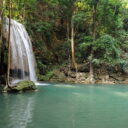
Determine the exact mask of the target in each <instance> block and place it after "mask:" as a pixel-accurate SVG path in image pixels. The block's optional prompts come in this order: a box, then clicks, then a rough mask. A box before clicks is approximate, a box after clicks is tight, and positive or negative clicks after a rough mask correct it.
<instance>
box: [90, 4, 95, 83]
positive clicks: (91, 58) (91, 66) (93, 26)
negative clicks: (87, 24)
mask: <svg viewBox="0 0 128 128" xmlns="http://www.w3.org/2000/svg"><path fill="white" fill-rule="evenodd" d="M96 15H97V3H96V4H94V6H93V24H92V37H93V42H95V41H96ZM92 47H93V46H92ZM93 54H94V51H93V48H91V57H90V76H89V77H90V83H94V70H93V63H92V60H93Z"/></svg>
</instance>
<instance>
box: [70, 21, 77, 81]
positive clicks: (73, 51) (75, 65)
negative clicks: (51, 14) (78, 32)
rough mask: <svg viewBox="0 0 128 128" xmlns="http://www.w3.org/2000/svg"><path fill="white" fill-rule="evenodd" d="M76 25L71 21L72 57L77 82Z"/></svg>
mask: <svg viewBox="0 0 128 128" xmlns="http://www.w3.org/2000/svg"><path fill="white" fill-rule="evenodd" d="M74 35H75V33H74V23H73V21H71V53H72V54H71V55H72V68H73V69H75V71H76V80H77V63H76V59H75V41H74Z"/></svg>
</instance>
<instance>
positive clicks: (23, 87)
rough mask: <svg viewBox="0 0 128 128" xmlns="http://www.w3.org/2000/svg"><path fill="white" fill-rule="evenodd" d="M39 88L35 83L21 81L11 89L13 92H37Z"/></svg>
mask: <svg viewBox="0 0 128 128" xmlns="http://www.w3.org/2000/svg"><path fill="white" fill-rule="evenodd" d="M36 89H37V87H36V85H35V83H34V82H33V81H27V80H26V81H20V82H18V83H17V84H16V85H15V86H14V87H12V88H11V91H15V92H21V91H27V90H36Z"/></svg>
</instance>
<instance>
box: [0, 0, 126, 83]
mask: <svg viewBox="0 0 128 128" xmlns="http://www.w3.org/2000/svg"><path fill="white" fill-rule="evenodd" d="M8 6H9V5H8V1H6V0H3V1H2V0H1V2H0V16H1V19H2V18H3V17H7V16H8V15H9V11H8ZM11 9H12V14H11V18H12V19H15V20H17V21H19V22H21V23H22V24H24V25H25V26H26V29H27V31H28V33H29V35H30V37H31V40H32V44H33V50H34V54H35V58H36V63H37V76H38V79H39V80H50V79H54V80H55V79H57V78H58V79H59V80H60V81H65V80H66V78H67V77H68V80H69V81H71V82H72V81H74V80H73V79H75V80H76V79H77V80H78V81H79V82H81V83H82V81H84V82H85V81H86V82H85V83H95V82H97V81H98V80H102V82H103V81H109V82H110V81H124V78H126V79H125V82H126V81H127V79H128V77H127V76H128V74H127V73H128V1H127V0H11ZM1 21H2V20H1ZM2 24H3V23H2V22H1V26H2ZM0 28H2V27H0ZM6 67H7V46H6V43H5V41H4V39H2V29H1V40H0V75H1V76H3V75H5V71H6ZM100 75H102V76H101V77H100ZM103 78H104V79H103ZM111 79H112V80H111Z"/></svg>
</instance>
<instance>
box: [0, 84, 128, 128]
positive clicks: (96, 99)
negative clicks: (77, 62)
mask: <svg viewBox="0 0 128 128" xmlns="http://www.w3.org/2000/svg"><path fill="white" fill-rule="evenodd" d="M0 128H128V86H118V85H117V86H109V85H108V86H97V85H94V86H92V85H89V86H87V85H80V86H79V85H75V86H73V85H68V84H67V85H64V84H51V85H48V84H47V86H39V91H38V92H28V93H22V94H0Z"/></svg>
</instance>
